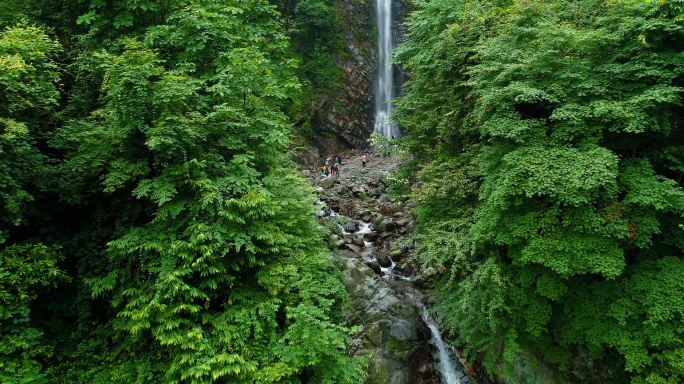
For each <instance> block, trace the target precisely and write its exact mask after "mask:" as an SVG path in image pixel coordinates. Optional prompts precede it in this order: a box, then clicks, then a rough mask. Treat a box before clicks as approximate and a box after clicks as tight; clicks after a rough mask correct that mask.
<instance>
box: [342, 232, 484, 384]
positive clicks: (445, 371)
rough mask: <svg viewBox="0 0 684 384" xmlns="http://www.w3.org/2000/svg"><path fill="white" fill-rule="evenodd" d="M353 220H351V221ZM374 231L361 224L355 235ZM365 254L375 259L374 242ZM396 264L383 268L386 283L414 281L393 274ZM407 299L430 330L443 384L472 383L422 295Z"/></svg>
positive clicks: (413, 294) (412, 294)
mask: <svg viewBox="0 0 684 384" xmlns="http://www.w3.org/2000/svg"><path fill="white" fill-rule="evenodd" d="M350 220H351V219H350ZM338 229H339V231H340V232H341V233H342V234H346V233H347V232H346V231H345V229H344V227H343V226H342V225H340V224H338ZM371 231H372V228H371V225H370V224H369V223H363V222H360V223H359V226H358V227H357V230H356V231H355V232H354V235H356V236H362V237H363V235H364V234H366V233H370V232H371ZM364 245H365V246H364V252H363V253H361V258H362V259H373V258H374V253H375V252H374V251H375V249H374V247H373V243H372V242H368V241H364ZM395 265H396V263H395V262H394V261H392V265H391V266H389V267H383V268H381V270H382V273H383V275H384V276H383V280H385V281H392V280H397V279H398V280H404V281H409V282H410V281H412V280H413V277H406V276H401V275H395V274H394V273H393V269H394V266H395ZM405 297H406V298H407V299H408V300H409V301H410V302H412V304H413V305H414V306H415V307H416V308H417V309H418V310H419V311H420V313H421V317H422V319H423V321H424V322H425V324H426V325H427V327H428V328H429V329H430V334H431V336H432V340H431V341H430V342H431V344H432V345H433V353H432V355H433V364H434V367H435V369H436V370H437V372H438V374H439V377H440V380H441V384H461V380H462V379H463V380H464V384H466V383H470V382H471V381H470V380H469V378H468V377H467V375H466V374H465V373H464V372H463V369H462V368H461V366H460V364H459V363H458V362H457V360H456V359H455V357H454V355H453V354H452V352H451V350H450V348H449V346H448V345H447V343H446V342H445V341H444V339H443V338H442V335H441V334H440V332H439V329H438V328H437V325H436V324H435V322H434V321H433V320H432V316H430V314H429V313H428V310H427V309H426V308H425V306H424V305H423V304H422V303H421V300H420V298H421V297H422V293H419V292H418V291H417V290H416V291H413V292H405Z"/></svg>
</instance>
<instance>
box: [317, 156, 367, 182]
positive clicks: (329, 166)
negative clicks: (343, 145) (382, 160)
mask: <svg viewBox="0 0 684 384" xmlns="http://www.w3.org/2000/svg"><path fill="white" fill-rule="evenodd" d="M369 158H370V154H369V153H368V151H365V152H363V154H362V155H361V166H362V167H364V168H365V167H366V163H368V160H369ZM341 165H342V154H341V153H340V154H339V155H337V156H336V157H335V159H332V158H330V157H328V158H327V159H326V160H325V164H323V166H321V168H320V169H321V174H323V175H325V176H332V177H340V166H341Z"/></svg>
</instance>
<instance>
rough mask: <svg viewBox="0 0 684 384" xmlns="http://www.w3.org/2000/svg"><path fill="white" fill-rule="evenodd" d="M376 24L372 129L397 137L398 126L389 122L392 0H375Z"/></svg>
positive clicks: (391, 79) (392, 80)
mask: <svg viewBox="0 0 684 384" xmlns="http://www.w3.org/2000/svg"><path fill="white" fill-rule="evenodd" d="M376 2H377V4H376V20H377V26H378V76H377V83H376V86H375V127H374V131H375V132H377V133H380V134H383V135H384V136H385V137H388V138H391V137H398V136H399V127H397V126H396V125H392V124H390V121H389V118H390V115H391V114H392V109H393V106H392V102H391V100H392V99H393V98H394V68H393V67H394V66H393V65H392V49H393V48H394V41H393V39H392V21H393V20H392V0H376Z"/></svg>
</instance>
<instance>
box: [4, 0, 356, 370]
mask: <svg viewBox="0 0 684 384" xmlns="http://www.w3.org/2000/svg"><path fill="white" fill-rule="evenodd" d="M61 3H62V4H61V5H59V6H56V5H55V3H54V2H50V1H44V2H42V1H38V2H37V4H34V6H30V4H29V3H28V2H21V1H17V2H13V3H12V4H8V5H5V3H3V5H2V7H1V8H0V9H6V10H7V13H4V14H3V16H2V20H0V26H4V25H9V27H7V28H6V29H4V30H3V31H1V32H0V170H1V172H0V200H2V207H1V208H0V329H1V330H2V333H1V335H2V336H1V337H0V381H2V382H3V383H28V382H37V383H40V382H55V383H92V382H94V383H102V382H115V383H132V382H139V383H150V382H160V383H161V382H170V383H180V382H184V383H186V382H187V383H206V382H230V383H254V382H256V383H299V382H307V383H356V382H360V381H361V380H362V378H363V369H362V368H363V365H362V361H360V360H359V359H356V358H350V357H349V356H348V355H347V353H346V344H347V342H348V334H349V330H348V329H347V328H345V326H343V325H342V319H341V318H340V309H341V305H342V304H343V303H344V300H345V298H346V292H345V290H344V287H343V286H342V285H341V282H340V281H339V279H338V278H337V276H336V273H335V271H334V268H332V267H331V266H330V265H329V263H328V254H327V252H326V250H325V248H324V244H323V242H322V240H321V236H322V234H321V233H320V230H319V229H318V228H317V226H316V224H315V222H314V221H313V212H312V209H313V208H312V206H311V204H310V203H311V202H313V197H312V196H313V195H312V191H311V190H310V188H309V187H307V186H306V182H305V181H304V180H303V179H301V178H300V177H299V176H298V175H297V173H296V172H294V171H293V168H294V167H293V164H291V160H290V153H289V150H288V148H289V146H290V143H291V138H292V132H291V124H290V123H289V120H290V117H288V116H287V115H286V113H285V111H287V110H289V109H292V108H293V105H297V104H298V103H301V99H300V98H301V85H300V81H299V79H298V78H297V76H296V75H297V73H298V72H300V71H301V69H300V68H301V67H300V63H299V62H298V61H296V60H295V58H294V56H296V55H295V54H294V53H293V50H292V49H291V47H290V45H289V40H288V38H287V37H286V36H285V35H284V34H283V33H282V32H281V22H283V18H281V16H280V15H279V14H278V13H277V12H276V11H275V7H274V6H272V5H270V4H269V3H268V2H266V1H264V0H247V1H222V0H205V1H199V2H198V1H185V0H171V1H163V2H159V1H151V0H142V1H141V0H130V1H128V0H127V1H121V2H109V1H102V0H92V1H76V0H74V1H64V2H61ZM312 4H314V3H313V2H312ZM314 5H315V4H314ZM302 7H304V5H302ZM312 7H313V8H311V7H310V8H311V9H310V10H307V11H306V12H309V13H311V14H312V15H314V16H315V12H318V11H316V7H315V6H312ZM307 9H308V8H307ZM303 12H304V11H303ZM306 12H304V14H309V13H306ZM312 12H313V13H312ZM314 16H311V17H314ZM20 20H24V21H20ZM40 25H42V26H43V27H39V26H40ZM317 27H319V28H326V26H325V25H320V26H317ZM58 41H61V44H60V43H58ZM62 47H64V48H62ZM60 81H61V83H60Z"/></svg>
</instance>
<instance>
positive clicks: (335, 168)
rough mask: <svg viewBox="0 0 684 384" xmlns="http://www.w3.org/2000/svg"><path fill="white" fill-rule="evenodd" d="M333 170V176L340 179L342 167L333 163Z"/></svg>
mask: <svg viewBox="0 0 684 384" xmlns="http://www.w3.org/2000/svg"><path fill="white" fill-rule="evenodd" d="M331 169H332V176H335V177H340V166H339V165H337V163H333V165H332V166H331Z"/></svg>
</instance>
